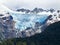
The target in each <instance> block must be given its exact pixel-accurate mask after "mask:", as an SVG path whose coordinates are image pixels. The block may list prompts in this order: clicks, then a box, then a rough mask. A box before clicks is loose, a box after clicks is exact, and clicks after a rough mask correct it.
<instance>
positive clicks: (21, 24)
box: [11, 13, 48, 31]
mask: <svg viewBox="0 0 60 45" xmlns="http://www.w3.org/2000/svg"><path fill="white" fill-rule="evenodd" d="M11 16H12V17H13V20H14V21H15V22H16V23H15V28H16V29H19V30H20V31H22V30H25V29H26V28H28V27H32V28H34V26H35V23H36V22H39V23H41V24H43V22H45V20H46V19H47V17H48V15H46V14H45V15H37V14H14V13H13V14H12V15H11Z"/></svg>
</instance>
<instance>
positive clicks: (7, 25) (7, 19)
mask: <svg viewBox="0 0 60 45" xmlns="http://www.w3.org/2000/svg"><path fill="white" fill-rule="evenodd" d="M14 29H15V28H14V21H13V17H12V16H10V15H7V14H5V15H4V14H0V32H1V34H2V35H3V37H4V38H13V37H15V36H14V35H16V34H15V31H14Z"/></svg>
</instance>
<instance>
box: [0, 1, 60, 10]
mask: <svg viewBox="0 0 60 45" xmlns="http://www.w3.org/2000/svg"><path fill="white" fill-rule="evenodd" d="M0 2H1V3H3V4H4V5H6V6H7V7H9V8H11V9H16V8H27V9H33V8H35V7H40V8H45V9H47V8H55V9H60V6H59V5H60V0H0Z"/></svg>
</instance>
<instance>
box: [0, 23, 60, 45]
mask: <svg viewBox="0 0 60 45" xmlns="http://www.w3.org/2000/svg"><path fill="white" fill-rule="evenodd" d="M15 42H16V43H15ZM0 45H60V22H56V23H54V24H51V25H50V26H48V27H47V28H46V29H45V31H43V32H42V33H41V34H36V35H34V36H31V37H29V38H28V37H26V38H16V39H9V40H6V41H2V43H0Z"/></svg>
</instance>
